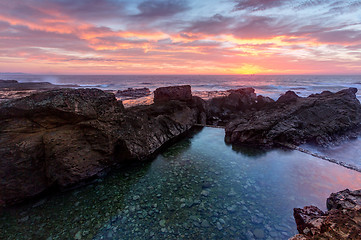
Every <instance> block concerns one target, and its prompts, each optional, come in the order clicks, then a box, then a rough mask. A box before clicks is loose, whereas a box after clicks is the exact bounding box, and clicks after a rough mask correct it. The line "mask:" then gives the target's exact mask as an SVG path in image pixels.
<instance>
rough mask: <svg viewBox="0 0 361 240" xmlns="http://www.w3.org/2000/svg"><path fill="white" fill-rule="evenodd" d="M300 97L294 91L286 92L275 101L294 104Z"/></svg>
mask: <svg viewBox="0 0 361 240" xmlns="http://www.w3.org/2000/svg"><path fill="white" fill-rule="evenodd" d="M299 98H300V97H299V96H298V95H297V94H296V93H295V92H294V91H287V92H286V93H285V94H283V95H282V96H281V97H279V98H278V99H277V103H292V102H296V101H297V100H298V99H299Z"/></svg>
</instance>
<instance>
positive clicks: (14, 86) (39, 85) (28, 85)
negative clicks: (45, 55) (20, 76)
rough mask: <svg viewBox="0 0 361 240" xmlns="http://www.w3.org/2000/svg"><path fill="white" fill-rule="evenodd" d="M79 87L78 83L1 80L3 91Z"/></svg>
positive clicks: (0, 87)
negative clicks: (57, 83)
mask: <svg viewBox="0 0 361 240" xmlns="http://www.w3.org/2000/svg"><path fill="white" fill-rule="evenodd" d="M66 87H79V86H78V85H75V84H71V85H55V84H52V83H49V82H18V81H16V80H0V90H1V91H4V90H6V91H24V90H49V89H55V88H66Z"/></svg>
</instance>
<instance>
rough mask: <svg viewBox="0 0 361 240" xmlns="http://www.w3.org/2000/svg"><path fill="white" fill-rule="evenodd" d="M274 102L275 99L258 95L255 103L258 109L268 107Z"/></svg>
mask: <svg viewBox="0 0 361 240" xmlns="http://www.w3.org/2000/svg"><path fill="white" fill-rule="evenodd" d="M274 103H275V101H274V100H273V99H272V98H270V97H264V96H262V95H258V96H257V103H256V108H257V109H258V110H259V109H263V108H266V107H270V106H272V105H273V104H274Z"/></svg>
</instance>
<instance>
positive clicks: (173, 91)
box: [154, 85, 192, 103]
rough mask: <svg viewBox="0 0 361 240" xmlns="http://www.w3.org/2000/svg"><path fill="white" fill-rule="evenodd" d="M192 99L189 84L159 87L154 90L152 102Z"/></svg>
mask: <svg viewBox="0 0 361 240" xmlns="http://www.w3.org/2000/svg"><path fill="white" fill-rule="evenodd" d="M191 99H192V91H191V86H189V85H184V86H172V87H160V88H157V89H156V90H155V91H154V102H155V103H161V102H167V101H170V100H179V101H189V100H191Z"/></svg>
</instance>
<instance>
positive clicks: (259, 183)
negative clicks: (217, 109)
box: [0, 128, 361, 240]
mask: <svg viewBox="0 0 361 240" xmlns="http://www.w3.org/2000/svg"><path fill="white" fill-rule="evenodd" d="M360 187H361V174H359V173H357V172H354V171H351V170H348V169H345V168H342V167H340V166H338V165H335V164H331V163H329V162H326V161H322V160H319V159H317V158H314V157H312V156H309V155H306V154H303V153H300V152H297V151H283V150H272V151H268V152H265V151H261V150H257V149H250V148H244V147H235V146H233V147H232V146H227V145H226V144H225V143H224V130H223V129H213V128H204V129H201V130H197V131H196V132H195V133H194V135H193V136H192V137H190V138H187V139H184V140H181V141H179V142H178V143H176V144H174V145H173V146H171V147H170V148H168V149H167V150H166V151H164V152H163V153H162V154H160V155H159V156H158V157H157V158H156V159H155V160H154V161H152V162H151V163H145V164H144V165H143V166H138V167H133V168H130V169H127V170H123V171H116V172H114V173H112V174H111V175H110V176H108V177H106V178H105V179H103V180H99V181H98V182H97V183H95V184H93V185H89V186H87V187H84V188H81V189H78V190H75V191H71V192H68V193H65V194H58V195H56V196H52V197H48V199H47V200H46V201H44V200H40V202H35V203H31V204H28V205H26V206H19V207H16V208H13V209H9V210H6V211H4V212H3V213H2V216H1V218H0V229H1V232H0V239H31V238H33V239H49V240H50V239H288V238H289V237H291V236H292V235H294V234H295V233H296V232H297V230H296V225H295V223H294V219H293V216H292V214H293V208H294V207H303V206H306V205H310V204H313V205H317V206H318V207H320V208H321V209H323V210H325V203H326V198H327V197H328V196H329V194H330V193H331V192H336V191H340V190H343V189H345V188H350V189H357V188H360Z"/></svg>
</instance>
